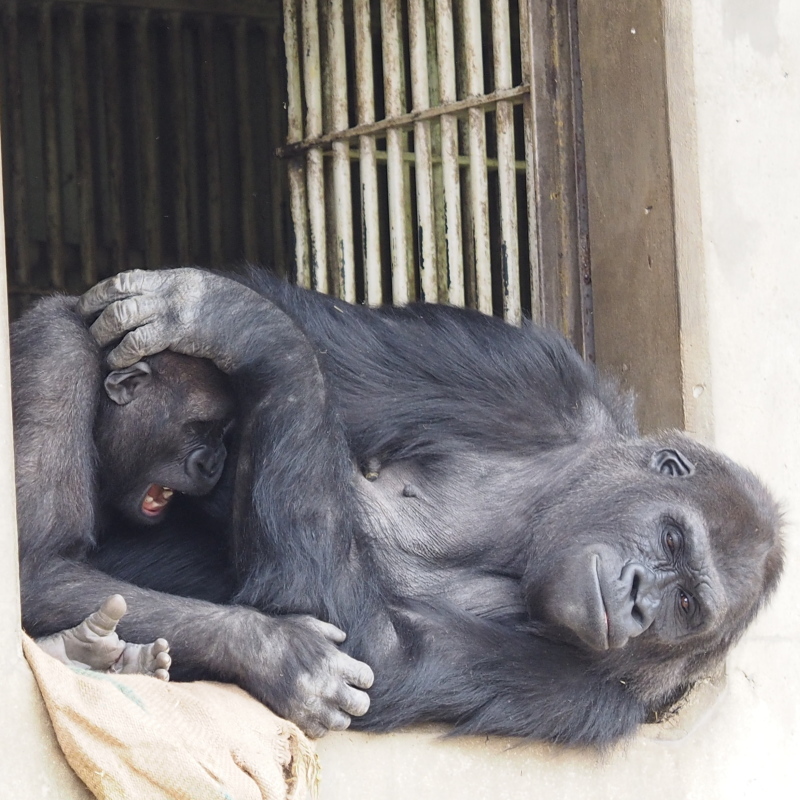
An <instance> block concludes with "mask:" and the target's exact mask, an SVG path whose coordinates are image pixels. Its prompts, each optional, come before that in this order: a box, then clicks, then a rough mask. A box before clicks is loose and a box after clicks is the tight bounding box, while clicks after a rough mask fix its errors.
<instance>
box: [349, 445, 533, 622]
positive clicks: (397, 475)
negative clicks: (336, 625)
mask: <svg viewBox="0 0 800 800" xmlns="http://www.w3.org/2000/svg"><path fill="white" fill-rule="evenodd" d="M504 462H505V460H504V459H492V458H489V457H478V456H465V455H463V454H459V455H458V456H454V457H448V458H447V459H445V460H443V461H442V460H440V461H437V463H436V464H435V465H433V466H431V465H425V464H421V463H417V462H415V461H402V462H399V463H395V464H389V465H387V466H385V467H382V468H381V469H380V470H377V477H376V478H374V480H368V479H366V478H361V479H359V484H358V489H359V493H360V495H361V499H362V501H363V506H362V507H363V509H364V513H365V514H366V516H367V519H366V523H367V524H366V526H365V528H366V530H367V532H368V535H369V536H371V539H372V541H371V543H370V546H371V548H372V551H373V553H374V555H375V558H376V561H377V566H378V568H379V569H380V570H381V571H382V573H383V574H384V576H385V577H386V578H387V579H388V580H389V582H390V583H391V584H392V585H393V586H394V588H395V589H396V590H397V591H398V593H400V594H402V595H403V596H406V597H413V598H414V599H417V600H423V601H435V602H436V603H442V602H446V603H448V604H452V605H454V606H456V607H458V608H461V609H463V610H464V611H468V612H471V613H475V614H479V615H481V616H496V615H502V616H506V615H508V614H517V613H520V612H522V610H523V601H522V594H521V590H520V585H519V578H520V576H521V567H520V566H519V564H520V555H521V554H520V553H519V552H518V550H519V547H518V545H517V547H514V546H513V545H512V546H510V545H509V539H513V538H514V537H513V536H512V537H509V536H508V533H509V531H507V530H504V531H497V530H496V522H497V520H498V519H500V518H501V517H500V516H499V512H500V506H501V505H502V500H501V494H500V491H499V489H500V486H499V484H500V482H501V476H502V475H507V474H508V472H509V469H508V467H509V465H508V464H506V463H504ZM371 477H374V473H373V475H372V476H371ZM507 515H508V509H507V508H506V509H505V513H504V516H505V517H507ZM516 538H517V542H518V541H519V537H516Z"/></svg>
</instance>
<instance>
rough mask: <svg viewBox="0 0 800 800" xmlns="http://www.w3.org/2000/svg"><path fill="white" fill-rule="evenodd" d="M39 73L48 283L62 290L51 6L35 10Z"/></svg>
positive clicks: (61, 217) (59, 197)
mask: <svg viewBox="0 0 800 800" xmlns="http://www.w3.org/2000/svg"><path fill="white" fill-rule="evenodd" d="M38 22H39V69H40V70H41V76H40V80H41V87H42V93H41V95H42V102H41V108H42V127H43V133H44V164H45V174H44V180H45V209H46V210H45V215H46V218H47V243H48V248H47V249H48V254H47V257H48V260H49V262H50V263H49V273H50V281H51V283H52V285H53V287H54V288H56V289H63V288H64V287H65V286H66V277H65V273H64V224H63V216H62V208H61V158H60V154H59V152H58V122H57V119H56V91H55V68H54V65H53V4H52V3H43V4H42V6H41V8H40V9H39V20H38Z"/></svg>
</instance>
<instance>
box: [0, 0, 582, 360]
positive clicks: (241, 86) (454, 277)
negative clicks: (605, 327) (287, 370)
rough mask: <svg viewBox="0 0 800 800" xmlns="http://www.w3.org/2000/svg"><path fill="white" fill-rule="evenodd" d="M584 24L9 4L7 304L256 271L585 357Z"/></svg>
mask: <svg viewBox="0 0 800 800" xmlns="http://www.w3.org/2000/svg"><path fill="white" fill-rule="evenodd" d="M575 19H576V15H575V0H484V2H480V1H479V0H325V2H321V0H283V8H281V0H227V1H226V2H221V0H116V1H115V2H113V3H112V2H108V1H107V2H98V1H97V0H84V1H83V2H81V1H80V0H52V2H50V1H48V0H5V1H4V2H3V3H2V4H0V23H2V24H1V25H0V53H2V58H0V112H1V113H2V116H1V117H0V122H1V123H2V128H3V138H4V142H5V143H6V146H5V148H4V151H3V158H4V163H3V172H4V175H5V186H4V191H5V193H6V231H7V236H8V255H9V258H8V261H9V285H10V287H11V293H12V310H13V312H14V313H18V312H19V310H20V309H21V308H22V307H23V306H24V305H25V304H26V303H27V302H28V301H29V299H30V298H31V297H32V296H35V295H37V294H42V293H46V292H50V291H52V290H54V289H66V290H68V291H72V292H79V291H82V290H83V289H84V288H85V287H86V286H88V285H90V284H91V283H92V282H93V281H95V280H96V279H98V278H101V277H103V276H105V275H107V274H111V273H113V272H115V271H118V270H120V269H126V268H131V267H155V266H161V265H164V264H176V263H197V264H203V265H212V266H221V265H224V264H230V263H234V262H238V261H242V260H251V261H259V262H261V263H266V264H269V265H273V266H276V267H278V268H279V269H280V268H282V267H283V268H285V270H286V272H287V273H288V274H290V275H294V276H296V278H297V280H298V281H299V282H300V283H301V284H303V285H306V286H309V285H311V286H314V287H315V288H318V289H320V290H321V291H329V292H334V293H336V294H338V295H340V296H342V297H345V298H347V299H348V300H355V301H356V302H367V303H370V304H377V303H380V302H395V303H405V302H408V301H410V300H414V299H425V300H431V301H432V300H439V301H443V302H450V303H454V304H457V305H470V306H473V307H476V308H479V309H481V310H482V311H484V312H487V313H496V314H502V315H504V316H505V317H506V318H507V319H509V320H511V321H514V322H516V321H518V320H519V319H520V318H521V316H523V315H531V316H533V317H534V318H536V319H539V320H542V321H544V322H546V323H548V324H550V325H553V326H554V327H557V328H559V329H560V330H561V331H562V332H564V333H565V334H566V335H567V336H569V337H570V338H572V340H573V341H574V342H575V344H576V345H577V346H578V348H579V349H580V350H581V351H582V352H583V353H584V354H585V355H586V356H587V357H589V358H591V357H592V355H593V347H592V319H591V276H590V271H589V252H588V243H587V237H586V213H585V200H584V194H585V193H584V189H583V177H582V163H583V159H582V145H581V138H580V135H581V128H580V124H579V120H580V105H579V104H580V96H579V94H578V93H577V92H576V88H577V87H578V86H579V81H578V78H577V76H578V67H579V65H578V59H577V48H576V41H577V32H576V22H575ZM284 42H285V50H286V52H285V53H284ZM276 154H277V156H278V157H277V158H276Z"/></svg>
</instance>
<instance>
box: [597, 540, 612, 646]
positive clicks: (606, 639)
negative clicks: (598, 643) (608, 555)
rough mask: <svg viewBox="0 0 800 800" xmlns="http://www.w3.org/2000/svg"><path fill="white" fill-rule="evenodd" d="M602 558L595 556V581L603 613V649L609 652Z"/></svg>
mask: <svg viewBox="0 0 800 800" xmlns="http://www.w3.org/2000/svg"><path fill="white" fill-rule="evenodd" d="M599 566H600V556H598V555H595V557H594V580H595V585H596V587H597V599H598V600H599V601H600V610H601V611H602V612H603V626H602V627H603V639H604V642H603V649H604V650H608V649H609V647H610V642H609V638H610V633H611V632H610V630H609V625H608V611H607V610H606V604H605V601H604V600H603V590H602V589H601V588H600V570H599Z"/></svg>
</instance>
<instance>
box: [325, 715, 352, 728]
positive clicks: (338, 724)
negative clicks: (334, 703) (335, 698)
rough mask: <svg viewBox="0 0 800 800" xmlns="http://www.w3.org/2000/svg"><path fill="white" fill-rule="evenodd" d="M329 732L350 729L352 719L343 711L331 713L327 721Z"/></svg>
mask: <svg viewBox="0 0 800 800" xmlns="http://www.w3.org/2000/svg"><path fill="white" fill-rule="evenodd" d="M325 724H326V725H327V726H328V730H329V731H346V730H347V729H348V728H349V727H350V717H349V716H348V715H347V714H344V713H342V712H341V711H331V712H330V714H328V716H327V717H326V719H325Z"/></svg>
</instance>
